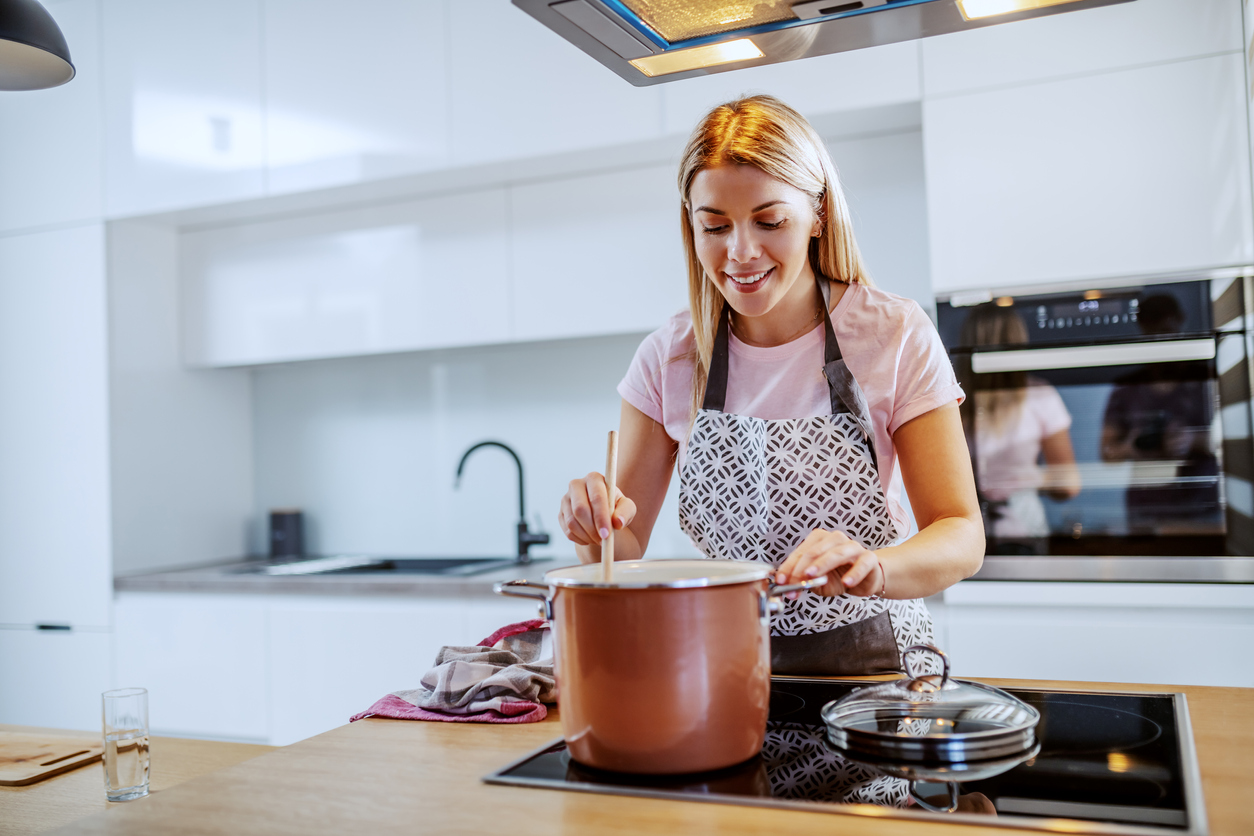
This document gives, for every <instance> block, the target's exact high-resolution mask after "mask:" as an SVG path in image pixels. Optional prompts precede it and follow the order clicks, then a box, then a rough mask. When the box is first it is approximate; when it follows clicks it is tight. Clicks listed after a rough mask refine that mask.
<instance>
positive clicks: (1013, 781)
mask: <svg viewBox="0 0 1254 836" xmlns="http://www.w3.org/2000/svg"><path fill="white" fill-rule="evenodd" d="M861 684H864V683H850V682H840V681H831V680H809V679H773V680H772V681H771V714H770V721H769V722H768V723H767V729H766V743H765V745H764V746H763V748H762V753H761V754H760V755H758V756H757V757H755V758H753V759H751V760H748V761H746V762H745V763H742V764H740V765H738V766H733V767H729V768H727V769H720V770H717V771H715V772H703V773H699V774H693V775H671V776H656V775H628V774H622V773H616V772H606V771H603V770H597V769H592V768H590V767H587V766H584V765H582V764H580V763H578V762H577V761H574V760H573V759H571V757H570V754H569V753H568V752H567V751H566V745H565V743H563V742H562V741H560V740H559V741H556V742H555V743H553V744H551V745H549V746H546V747H545V748H543V749H541V750H539V751H536V752H533V753H531V754H530V755H528V756H527V757H525V758H524V759H522V760H521V761H519V762H517V763H514V764H512V765H510V766H507V767H505V768H503V769H501V770H499V771H498V772H495V773H493V774H491V775H489V776H487V777H486V778H484V780H485V781H487V782H488V783H493V784H511V785H521V786H529V787H543V788H549V789H562V790H573V791H582V792H599V793H612V794H618V795H637V796H647V797H655V798H675V799H688V800H693V801H714V802H723V803H731V804H751V805H757V806H773V807H789V808H794V809H805V810H826V811H830V812H836V813H841V812H843V813H852V814H855V815H856V814H858V813H859V810H860V809H861V810H865V809H866V808H865V807H863V808H859V807H858V806H854V805H865V804H872V805H875V806H877V807H880V808H887V809H888V810H890V811H891V812H892V814H893V815H900V816H902V817H909V818H916V817H925V818H933V819H934V818H941V817H944V818H947V819H950V820H954V821H964V822H966V823H969V824H979V823H984V824H999V825H1012V826H1016V827H1028V828H1036V829H1041V830H1054V831H1065V832H1068V833H1129V834H1131V833H1144V834H1166V833H1170V834H1180V835H1183V836H1202V834H1205V833H1206V822H1205V815H1204V813H1203V810H1202V801H1201V798H1202V795H1201V787H1200V785H1199V777H1198V771H1197V760H1196V757H1195V755H1194V753H1193V741H1192V733H1191V732H1190V730H1189V719H1188V709H1187V707H1186V704H1185V699H1184V695H1183V694H1110V693H1087V692H1062V691H1045V690H1029V689H1008V690H1009V691H1010V693H1012V694H1014V695H1015V696H1016V697H1018V698H1019V699H1021V700H1023V701H1024V702H1026V703H1029V704H1030V705H1033V706H1035V707H1036V709H1037V710H1038V711H1040V713H1041V722H1040V724H1039V725H1038V726H1037V730H1036V738H1037V742H1038V743H1039V744H1040V746H1039V750H1038V751H1035V752H1034V753H1032V754H1031V757H1030V758H1027V759H1026V760H1023V759H1022V758H1020V759H1019V760H1018V761H1009V762H1005V763H1002V764H992V763H990V764H971V765H969V766H970V767H972V768H970V769H968V770H966V771H958V772H947V773H945V774H939V773H938V772H937V771H935V770H932V771H928V770H925V771H924V773H923V774H922V775H919V774H917V773H911V772H909V771H907V772H906V773H905V774H903V773H902V771H901V770H900V769H894V768H893V767H892V765H884V764H880V765H874V764H869V763H866V762H858V761H852V760H848V759H846V758H844V757H842V756H841V755H839V754H837V753H836V752H835V751H833V750H832V748H831V747H830V746H829V745H828V744H827V741H826V735H825V731H824V726H823V722H822V720H821V719H820V717H819V709H820V708H822V707H823V706H824V705H825V704H826V703H828V702H830V701H831V700H836V699H840V698H841V697H843V696H845V695H846V694H848V693H849V692H850V691H851V690H853V689H854V688H856V687H858V686H859V685H861ZM994 773H997V774H994ZM912 779H913V780H912ZM875 813H876V814H878V815H880V816H882V815H883V810H877V811H875ZM1060 820H1065V821H1060Z"/></svg>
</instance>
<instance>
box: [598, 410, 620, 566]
mask: <svg viewBox="0 0 1254 836" xmlns="http://www.w3.org/2000/svg"><path fill="white" fill-rule="evenodd" d="M617 471H618V430H610V440H609V445H608V447H607V449H606V451H605V487H606V489H607V490H608V491H609V496H610V525H609V531H610V533H609V535H608V536H606V538H605V539H604V540H602V541H601V580H602V581H603V582H605V583H610V582H611V581H612V580H613V579H614V482H615V480H616V479H617V478H618V473H617Z"/></svg>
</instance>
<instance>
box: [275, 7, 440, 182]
mask: <svg viewBox="0 0 1254 836" xmlns="http://www.w3.org/2000/svg"><path fill="white" fill-rule="evenodd" d="M447 30H448V21H447V12H446V3H445V0H358V2H355V3H353V4H352V6H351V10H347V11H346V7H345V5H344V3H342V2H339V1H338V0H265V25H264V43H263V47H264V48H263V53H264V56H265V59H264V60H265V67H264V72H265V147H266V176H267V182H266V190H267V192H268V193H270V194H276V193H283V192H292V191H302V190H305V189H316V188H323V187H326V186H336V185H341V184H345V183H352V182H358V181H362V180H373V179H378V178H382V177H391V176H395V175H399V174H409V173H412V172H416V171H422V170H426V169H431V168H434V167H439V166H443V165H445V164H446V163H447V161H448V78H447V74H446V69H445V68H446V64H447V57H448V56H447V51H446V48H445V42H446V40H447Z"/></svg>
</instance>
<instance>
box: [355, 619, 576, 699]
mask: <svg viewBox="0 0 1254 836" xmlns="http://www.w3.org/2000/svg"><path fill="white" fill-rule="evenodd" d="M549 636H550V634H549V625H548V623H547V622H544V621H540V620H534V621H522V622H519V623H518V624H510V625H509V626H507V627H502V628H501V629H500V630H497V631H496V632H495V633H493V634H492V635H490V636H488V637H487V638H486V639H484V640H483V641H481V642H479V644H478V645H475V646H474V647H442V648H440V652H439V653H438V654H437V655H436V658H435V667H433V668H432V669H431V670H429V671H427V673H426V674H425V675H424V676H423V677H422V681H421V686H422V687H420V688H415V689H413V690H410V691H393V692H392V693H390V694H388V695H387V696H385V697H383V698H382V699H381V700H379V701H378V702H376V703H375V704H374V705H372V706H370V708H368V709H366V710H365V711H363V712H361V713H360V714H354V715H353V716H352V717H351V718H349V722H353V721H355V720H361V719H363V718H366V717H387V718H391V719H393V720H439V721H442V722H446V723H534V722H537V721H539V720H543V719H544V718H545V717H546V716H548V710H547V709H546V708H545V707H544V704H545V703H553V702H556V701H557V683H556V681H555V679H554V677H553V655H552V642H551V641H550V640H549Z"/></svg>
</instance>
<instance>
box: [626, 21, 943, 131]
mask: <svg viewBox="0 0 1254 836" xmlns="http://www.w3.org/2000/svg"><path fill="white" fill-rule="evenodd" d="M623 83H624V84H626V82H623ZM658 89H660V90H661V91H662V101H663V104H664V110H663V115H664V117H663V118H664V121H663V130H664V132H665V133H668V134H680V135H682V136H687V135H688V133H689V132H690V131H692V129H693V128H694V127H695V126H696V124H697V120H698V119H700V118H701V117H702V116H704V115H705V114H706V113H707V112H708V111H709V110H710V108H712V107H714V106H715V105H717V104H722V103H723V102H725V101H728V100H730V99H735V98H739V97H741V96H745V95H748V94H753V93H769V94H770V95H772V96H775V97H776V98H779V99H783V100H784V101H785V102H786V103H788V104H789V105H791V106H792V107H794V108H796V109H797V110H798V111H800V112H801V113H803V114H805V115H806V117H808V118H814V117H816V116H820V115H822V114H827V113H834V112H839V111H851V110H859V109H864V108H874V107H880V106H883V105H892V104H899V103H902V102H917V101H918V100H919V43H918V41H903V42H901V43H895V44H886V45H884V46H878V47H872V48H870V49H859V50H854V51H852V52H838V53H835V54H832V55H820V56H816V57H814V58H806V59H804V60H801V61H788V62H784V63H782V64H767V65H766V66H763V67H750V68H748V69H744V70H735V71H733V72H726V73H714V74H712V75H708V76H701V77H697V78H689V79H684V80H683V81H673V82H670V83H668V84H663V85H661V86H660V87H659V88H658Z"/></svg>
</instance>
